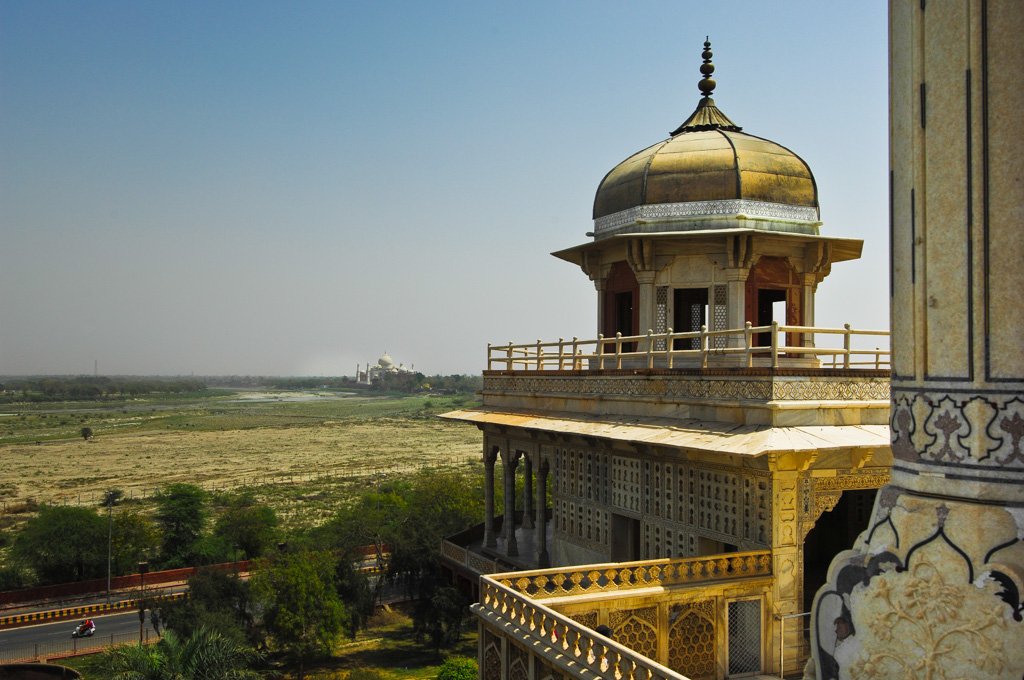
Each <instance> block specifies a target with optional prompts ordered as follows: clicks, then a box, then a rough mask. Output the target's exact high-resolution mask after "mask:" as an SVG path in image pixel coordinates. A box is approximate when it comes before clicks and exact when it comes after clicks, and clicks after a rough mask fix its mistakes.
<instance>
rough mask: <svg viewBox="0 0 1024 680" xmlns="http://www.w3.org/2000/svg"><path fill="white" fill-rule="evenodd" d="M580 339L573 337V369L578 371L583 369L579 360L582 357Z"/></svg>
mask: <svg viewBox="0 0 1024 680" xmlns="http://www.w3.org/2000/svg"><path fill="white" fill-rule="evenodd" d="M579 340H580V339H579V338H578V337H576V336H575V335H574V336H572V368H573V370H575V371H578V370H580V369H582V368H583V365H582V362H581V361H580V360H579V359H578V358H577V357H579V355H580V348H579Z"/></svg>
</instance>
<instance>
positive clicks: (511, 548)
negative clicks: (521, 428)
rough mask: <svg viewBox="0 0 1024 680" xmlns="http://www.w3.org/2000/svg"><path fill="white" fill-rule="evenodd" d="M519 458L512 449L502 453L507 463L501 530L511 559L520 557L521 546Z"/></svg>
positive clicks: (506, 550)
mask: <svg viewBox="0 0 1024 680" xmlns="http://www.w3.org/2000/svg"><path fill="white" fill-rule="evenodd" d="M519 456H520V453H519V451H514V450H513V449H512V448H511V447H508V448H506V450H504V451H502V457H503V458H504V462H505V475H504V481H505V487H504V489H505V517H504V519H503V520H502V524H501V529H502V534H503V535H504V537H505V554H506V555H508V556H509V557H517V556H518V555H519V545H518V544H517V543H516V467H517V466H518V465H519Z"/></svg>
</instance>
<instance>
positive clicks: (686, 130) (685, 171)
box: [594, 42, 818, 231]
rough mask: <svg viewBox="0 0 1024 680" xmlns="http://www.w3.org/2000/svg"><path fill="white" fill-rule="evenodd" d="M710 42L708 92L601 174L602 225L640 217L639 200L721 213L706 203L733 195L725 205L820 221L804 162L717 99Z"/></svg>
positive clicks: (598, 204)
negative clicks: (656, 137) (651, 141)
mask: <svg viewBox="0 0 1024 680" xmlns="http://www.w3.org/2000/svg"><path fill="white" fill-rule="evenodd" d="M710 47H711V43H710V42H705V43H704V52H703V54H702V57H703V59H704V63H703V64H701V74H702V75H703V77H702V79H701V80H700V82H699V83H698V87H699V88H700V90H701V94H702V95H703V96H702V98H701V100H700V101H699V102H698V104H697V108H696V109H695V110H694V112H693V113H692V114H691V115H690V117H689V118H687V119H686V121H685V122H684V123H683V124H682V125H680V126H679V127H678V128H676V129H675V130H674V131H673V132H672V133H671V135H672V136H671V137H670V138H669V139H666V140H664V141H662V142H659V143H657V144H655V145H653V146H650V147H648V148H646V149H644V150H642V151H639V152H638V153H635V154H633V155H632V156H630V157H629V158H627V159H626V160H624V161H622V162H621V163H619V164H618V165H617V166H615V167H614V168H613V169H612V170H611V172H609V173H608V174H607V175H606V176H605V177H604V179H603V180H602V182H601V184H600V186H599V187H598V190H597V195H596V196H595V198H594V220H595V221H597V222H598V223H599V224H598V231H601V229H600V227H601V225H600V223H601V222H602V221H605V222H609V221H613V222H616V223H619V224H621V223H628V222H630V221H632V220H633V219H638V218H640V217H641V213H640V211H638V208H644V207H646V206H662V207H663V208H662V209H661V210H658V209H656V210H654V211H653V212H654V213H655V214H656V215H658V216H666V217H671V216H675V215H688V214H695V215H700V214H702V213H704V212H706V211H711V212H710V214H721V213H722V209H721V206H716V205H705V204H714V203H716V202H719V203H720V202H728V205H727V206H726V208H727V209H726V211H727V212H733V213H744V212H752V213H753V214H759V215H768V216H779V217H782V218H785V219H797V220H800V221H804V222H816V221H817V219H818V191H817V186H816V185H815V182H814V176H813V175H812V174H811V169H810V167H808V165H807V163H806V162H805V161H804V160H803V159H802V158H800V157H799V156H797V155H796V154H795V153H793V152H792V151H790V150H789V149H787V148H785V147H784V146H781V145H780V144H777V143H775V142H773V141H770V140H767V139H763V138H761V137H755V136H754V135H750V134H747V133H745V132H742V128H740V126H738V125H736V124H735V123H734V122H733V121H732V120H730V119H729V117H728V116H726V115H725V113H723V112H722V111H721V110H720V109H719V108H718V107H717V106H716V105H715V101H714V99H712V98H711V94H712V93H713V91H714V88H715V81H714V80H713V79H712V78H711V77H710V76H711V74H712V73H713V72H714V70H715V67H714V64H712V63H711V56H712V54H711V49H710ZM736 201H740V203H735V202H736ZM678 204H685V205H684V206H683V207H681V208H676V206H678ZM690 208H692V210H691V209H690ZM732 208H737V209H736V210H732ZM647 212H650V211H647ZM642 216H643V217H646V214H645V215H642Z"/></svg>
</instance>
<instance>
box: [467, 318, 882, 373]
mask: <svg viewBox="0 0 1024 680" xmlns="http://www.w3.org/2000/svg"><path fill="white" fill-rule="evenodd" d="M818 336H825V337H829V336H831V337H833V338H838V339H841V341H842V346H835V347H824V346H823V347H817V346H814V345H815V343H816V341H817V338H818ZM765 337H767V339H768V342H763V341H762V342H759V341H758V340H759V338H765ZM879 337H884V338H885V344H886V345H888V339H889V331H872V330H854V329H852V328H850V325H849V324H847V325H846V326H844V327H843V328H817V327H813V326H783V325H780V324H779V323H778V322H772V324H771V325H768V326H752V325H751V324H750V323H749V322H748V323H747V325H746V327H744V328H738V329H731V330H716V331H709V330H708V329H707V327H706V326H702V327H701V330H699V331H693V332H685V333H674V332H672V329H671V328H670V329H669V330H668V332H666V333H655V332H653V331H647V334H646V335H631V336H624V335H622V334H621V333H617V334H616V335H615V337H611V338H606V337H604V336H603V335H599V336H598V337H597V338H596V339H593V340H580V339H579V338H573V339H572V340H565V339H563V338H559V339H558V341H557V342H541V341H540V340H538V341H537V342H535V343H527V344H520V345H516V344H513V343H511V342H510V343H508V344H507V345H491V344H488V345H487V369H488V370H506V371H515V370H522V371H573V370H575V371H580V370H606V369H621V368H638V367H645V368H670V369H671V368H674V367H676V364H677V362H678V364H679V365H680V366H688V367H693V366H700V367H703V368H707V367H708V366H715V365H726V364H728V365H738V366H744V367H747V368H750V367H753V366H770V367H772V368H778V367H779V358H780V357H783V358H784V359H786V360H790V359H801V360H808V359H810V360H816V361H818V362H820V364H821V366H822V367H826V368H841V369H851V368H870V369H888V368H889V367H890V358H889V357H890V351H889V349H888V347H886V348H882V347H874V348H871V347H862V348H858V347H855V346H854V345H855V344H856V341H857V340H861V341H862V342H863V341H865V340H866V339H869V338H870V340H871V342H872V343H873V342H874V341H875V338H879ZM780 339H781V342H780ZM677 340H680V341H683V343H682V344H686V345H691V347H689V348H686V349H677V348H676V347H675V346H676V341H677ZM835 344H836V345H838V344H839V341H838V340H837V341H836V343H835ZM692 345H696V346H695V347H694V346H692Z"/></svg>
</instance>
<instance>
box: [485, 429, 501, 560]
mask: <svg viewBox="0 0 1024 680" xmlns="http://www.w3.org/2000/svg"><path fill="white" fill-rule="evenodd" d="M497 454H498V447H496V446H492V445H491V444H490V443H489V442H488V441H487V437H486V436H485V437H484V547H485V548H495V547H497V545H498V541H497V539H496V538H495V536H494V463H495V461H496V460H497V458H498V455H497Z"/></svg>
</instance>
